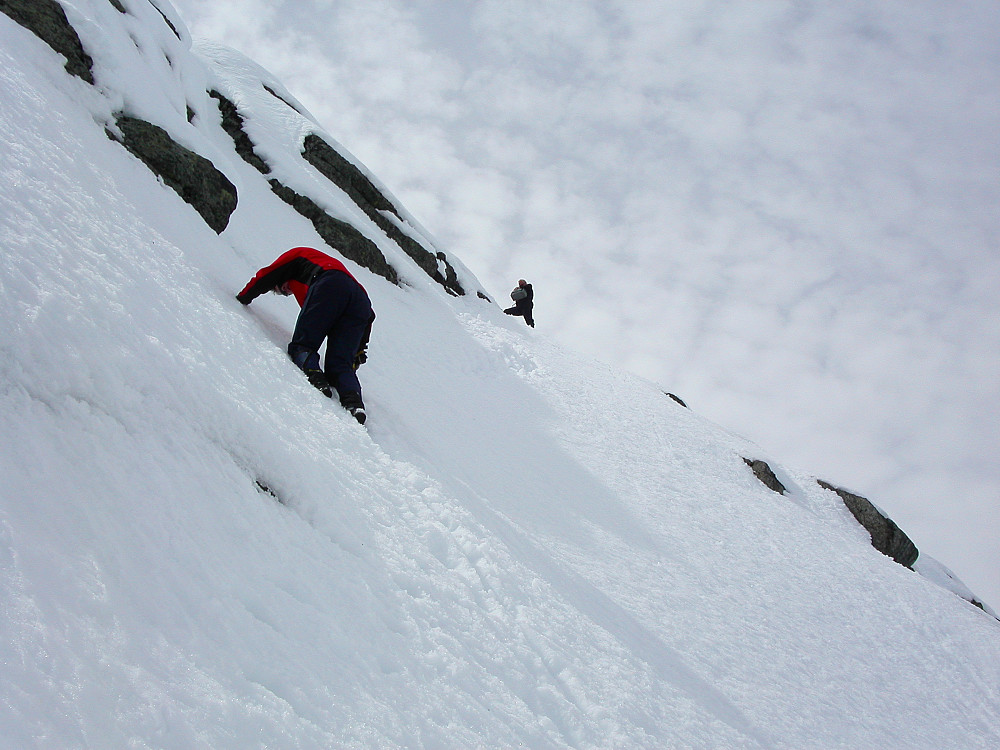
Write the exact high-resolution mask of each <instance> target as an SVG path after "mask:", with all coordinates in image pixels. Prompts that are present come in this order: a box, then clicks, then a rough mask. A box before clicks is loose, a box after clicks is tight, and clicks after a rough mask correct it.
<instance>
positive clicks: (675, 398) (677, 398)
mask: <svg viewBox="0 0 1000 750" xmlns="http://www.w3.org/2000/svg"><path fill="white" fill-rule="evenodd" d="M664 393H666V395H667V396H669V397H670V398H672V399H673V400H674V401H676V402H677V403H678V404H680V405H681V406H683V407H684V408H685V409H686V408H687V404H685V403H684V402H683V401H681V399H680V397H678V396H675V395H674V394H672V393H667V392H666V391H664ZM743 460H744V461H745V460H746V459H743Z"/></svg>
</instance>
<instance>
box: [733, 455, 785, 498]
mask: <svg viewBox="0 0 1000 750" xmlns="http://www.w3.org/2000/svg"><path fill="white" fill-rule="evenodd" d="M743 461H744V462H745V463H746V465H747V466H749V467H750V468H751V469H753V473H754V476H755V477H757V478H758V479H759V480H760V481H761V482H763V483H764V485H765V486H766V487H767V488H768V489H769V490H774V491H775V492H777V493H778V494H779V495H784V494H785V485H783V484H782V483H781V482H779V481H778V477H776V476H775V475H774V472H773V471H772V470H771V467H770V466H768V465H767V463H766V462H764V461H761V460H759V459H749V458H744V459H743Z"/></svg>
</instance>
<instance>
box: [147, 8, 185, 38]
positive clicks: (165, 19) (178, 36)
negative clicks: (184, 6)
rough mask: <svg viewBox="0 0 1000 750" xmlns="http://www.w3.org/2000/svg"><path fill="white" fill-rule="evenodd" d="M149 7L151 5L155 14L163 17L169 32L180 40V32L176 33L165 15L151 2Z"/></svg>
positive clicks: (175, 28) (175, 29)
mask: <svg viewBox="0 0 1000 750" xmlns="http://www.w3.org/2000/svg"><path fill="white" fill-rule="evenodd" d="M150 5H152V6H153V7H154V8H155V9H156V12H157V13H159V14H160V15H161V16H163V20H164V21H165V22H166V24H167V26H169V27H170V30H171V31H172V32H174V36H175V37H177V38H178V39H180V38H181V35H180V32H178V31H177V27H176V26H174V25H173V24H172V23H171V22H170V19H169V18H167V16H166V14H165V13H164V12H163V11H162V10H160V9H159V8H158V7H157V5H156V3H152V2H151V3H150Z"/></svg>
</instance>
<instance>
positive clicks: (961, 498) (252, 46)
mask: <svg viewBox="0 0 1000 750" xmlns="http://www.w3.org/2000/svg"><path fill="white" fill-rule="evenodd" d="M174 5H175V6H176V7H177V8H178V10H179V11H180V13H181V15H182V17H183V18H184V20H185V21H186V23H187V24H188V26H189V28H190V29H191V31H192V33H193V34H194V35H195V36H196V37H203V38H208V39H213V40H217V41H220V42H223V43H226V44H229V45H231V46H233V47H236V48H237V49H240V50H241V51H243V52H245V53H246V54H248V55H249V56H251V57H252V58H254V59H255V60H257V61H258V62H260V63H261V64H262V65H264V66H265V67H266V68H268V69H269V70H271V71H272V72H273V73H275V74H276V75H277V76H278V77H279V78H281V80H282V81H283V82H284V83H285V84H286V85H287V86H288V88H289V90H290V91H292V92H293V93H294V94H295V95H296V97H297V98H298V99H299V100H300V101H302V102H303V103H304V104H305V105H306V106H307V107H308V108H309V109H310V111H311V112H312V113H313V114H314V115H315V116H316V117H317V118H318V119H319V120H320V121H321V122H323V123H324V124H325V126H326V128H327V129H328V131H329V132H330V133H331V134H332V135H333V136H334V137H335V138H337V139H338V140H339V141H340V142H341V143H343V144H344V145H345V146H346V147H347V148H348V149H349V150H350V151H351V152H353V153H354V154H355V155H357V156H358V158H359V159H360V160H361V161H362V162H364V163H365V164H366V165H367V166H368V167H369V168H370V169H371V170H372V171H373V172H374V173H375V174H376V175H378V176H379V178H380V179H381V180H383V181H384V182H385V183H386V184H387V185H388V186H389V187H390V188H391V189H392V190H393V192H394V193H395V194H396V195H397V196H398V197H399V198H400V200H401V201H402V203H403V204H404V205H405V206H406V207H407V209H408V210H409V211H410V212H412V213H413V214H414V215H415V216H416V217H417V218H418V219H419V220H420V221H421V222H422V223H423V224H424V225H425V226H426V227H427V228H428V229H429V230H430V232H431V233H432V234H434V235H435V236H436V237H437V239H438V240H439V241H440V242H441V243H442V245H443V246H444V247H446V248H447V249H448V250H449V252H454V253H455V254H456V255H457V256H458V257H459V258H461V259H462V260H463V261H464V262H465V263H466V264H467V265H468V266H469V267H470V268H471V269H472V270H473V271H474V272H475V273H476V274H477V275H478V276H479V278H480V279H481V280H482V281H483V283H484V284H485V285H486V286H487V288H488V289H490V290H491V291H492V292H493V293H494V294H496V295H497V296H498V297H499V298H501V299H503V298H504V297H505V295H506V291H507V290H508V288H510V287H511V286H513V283H514V282H515V281H516V279H517V278H520V277H524V278H528V279H529V280H530V281H532V282H533V283H534V285H535V290H536V301H537V304H536V319H537V320H538V326H539V331H542V332H544V333H545V334H546V335H550V336H552V337H553V338H555V339H557V340H559V341H561V342H563V343H565V344H567V345H569V346H571V347H573V348H575V349H577V350H581V351H584V352H585V353H589V354H592V355H594V356H595V357H597V358H599V359H602V360H605V361H610V362H614V363H616V364H618V365H621V366H623V367H626V368H628V369H630V370H633V371H635V372H638V373H639V374H641V375H644V376H646V377H648V378H650V379H652V380H655V381H657V382H659V383H661V384H662V385H663V387H664V388H666V389H668V390H671V391H673V392H676V393H678V394H679V395H681V396H682V397H683V398H685V399H686V400H687V401H688V403H689V405H691V406H692V407H693V408H695V409H696V410H698V411H700V412H701V413H703V414H706V415H707V416H709V417H711V418H712V419H714V420H715V421H717V422H719V423H720V424H723V425H725V426H727V427H730V428H731V429H733V430H735V431H737V432H740V433H742V434H744V435H746V436H748V437H750V438H752V439H754V440H755V441H756V442H758V443H759V444H760V445H761V446H763V447H764V448H765V449H767V450H769V451H771V452H773V454H774V456H775V457H776V459H777V460H779V461H783V462H786V463H790V464H794V465H797V466H800V467H802V468H805V469H807V470H810V471H814V472H816V473H819V474H822V475H824V476H825V478H827V479H829V480H830V481H833V482H835V483H839V484H843V485H846V486H849V487H850V488H852V489H854V490H855V491H858V492H860V493H862V494H866V495H868V496H870V497H871V498H872V499H873V500H874V501H875V502H877V503H878V504H880V505H881V506H882V507H883V508H884V509H885V510H886V511H887V512H888V513H889V514H890V515H892V516H893V517H894V518H895V520H896V521H897V522H898V523H899V524H900V526H902V527H903V528H904V529H905V530H906V531H907V532H908V533H910V534H911V536H913V538H914V540H915V541H916V542H917V544H918V546H920V547H922V548H923V549H925V550H926V551H927V552H929V553H930V554H932V555H934V556H936V557H938V558H939V559H941V560H942V561H943V562H945V563H946V564H949V565H950V566H951V567H953V568H954V569H955V571H956V573H958V574H959V576H960V577H962V578H963V579H965V581H966V582H967V583H968V584H969V585H970V586H971V587H972V588H973V589H974V590H976V591H977V592H978V593H980V595H981V596H983V597H984V598H985V599H986V600H987V601H989V602H991V603H992V604H993V605H994V606H996V605H997V602H1000V580H998V578H997V573H996V571H997V570H1000V556H998V553H997V551H996V549H997V545H996V542H995V539H994V533H993V531H992V530H993V529H996V528H998V527H1000V503H998V502H997V501H998V500H1000V497H998V495H1000V489H998V488H1000V462H998V461H996V459H995V458H994V457H995V456H996V455H998V454H1000V431H998V430H997V429H996V425H997V416H998V412H1000V407H998V403H1000V385H998V379H997V373H998V372H1000V313H998V309H1000V291H998V285H997V279H1000V255H998V252H997V249H998V237H1000V214H998V212H997V211H996V206H997V205H998V203H1000V200H998V199H1000V179H998V174H1000V172H998V170H997V164H998V163H1000V141H998V139H997V137H996V134H997V133H998V132H1000V100H998V99H997V97H996V92H997V91H1000V10H998V9H997V6H996V5H995V3H992V2H987V1H985V0H982V1H980V2H970V3H963V4H961V5H959V6H955V5H953V4H952V5H949V6H947V7H945V6H942V5H941V4H940V3H936V2H932V1H931V0H915V1H913V2H906V3H903V2H886V3H880V4H879V5H878V6H877V7H873V6H872V5H871V4H870V3H866V2H861V1H860V0H849V1H848V2H842V3H836V4H830V3H820V2H799V3H785V2H767V3H762V2H757V1H755V0H741V1H738V2H721V0H700V1H698V0H690V1H688V2H683V3H667V4H663V3H652V2H625V1H622V2H601V1H599V0H587V2H575V1H574V2H570V1H567V2H546V3H537V2H527V1H526V0H525V1H522V0H483V1H481V2H474V3H473V2H454V3H438V2H433V1H432V0H410V1H409V2H403V1H401V0H380V1H376V2H370V1H366V2H360V0H337V1H336V2H333V0H314V1H313V2H299V1H297V2H288V1H274V2H261V1H259V0H213V1H212V2H208V1H207V0H177V2H175V3H174Z"/></svg>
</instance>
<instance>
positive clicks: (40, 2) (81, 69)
mask: <svg viewBox="0 0 1000 750" xmlns="http://www.w3.org/2000/svg"><path fill="white" fill-rule="evenodd" d="M0 12H3V13H6V14H7V15H8V16H10V17H11V18H12V19H13V20H14V21H16V22H17V23H19V24H21V26H24V28H26V29H28V30H29V31H31V32H33V33H34V34H35V36H37V37H38V38H39V39H41V40H42V41H43V42H45V43H46V44H48V45H49V46H50V47H51V48H52V49H54V50H55V51H56V52H58V53H59V54H60V55H63V56H64V57H65V58H66V71H67V72H68V73H71V74H72V75H75V76H78V77H79V78H82V79H83V80H84V81H86V82H87V83H90V84H93V83H94V74H93V72H92V71H93V67H94V61H93V60H92V59H91V57H90V55H88V54H87V52H86V50H84V49H83V44H82V43H81V42H80V37H79V36H78V35H77V33H76V29H74V28H73V26H72V25H71V24H70V22H69V19H67V18H66V11H64V10H63V7H62V6H61V5H60V4H59V3H57V2H56V1H55V0H0Z"/></svg>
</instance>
